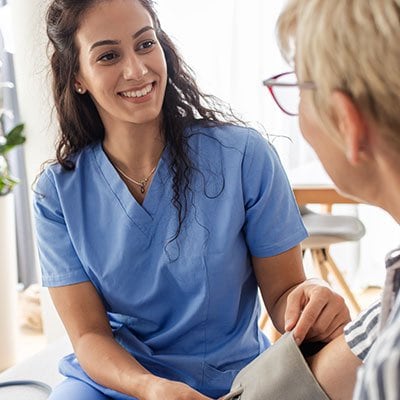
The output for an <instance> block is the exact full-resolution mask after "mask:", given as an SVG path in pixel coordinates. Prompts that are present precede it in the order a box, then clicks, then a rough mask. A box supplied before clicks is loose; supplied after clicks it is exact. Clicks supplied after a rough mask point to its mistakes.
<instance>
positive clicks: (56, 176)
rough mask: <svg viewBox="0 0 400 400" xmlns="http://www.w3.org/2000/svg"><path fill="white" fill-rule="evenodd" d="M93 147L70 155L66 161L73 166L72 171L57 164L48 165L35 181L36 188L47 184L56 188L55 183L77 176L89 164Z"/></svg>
mask: <svg viewBox="0 0 400 400" xmlns="http://www.w3.org/2000/svg"><path fill="white" fill-rule="evenodd" d="M94 147H95V146H93V145H91V146H87V147H85V148H84V149H82V150H81V151H79V152H77V153H75V154H74V155H72V156H71V157H70V158H69V160H68V161H69V162H71V165H72V166H73V168H72V169H66V168H64V167H63V166H62V165H61V164H60V163H58V162H52V163H50V164H48V165H47V166H46V167H45V168H44V169H43V171H42V172H41V173H40V175H39V177H38V180H37V186H39V187H40V186H43V185H49V184H53V185H55V186H57V183H60V182H62V181H64V180H68V179H70V178H72V177H73V176H76V175H77V174H79V173H80V172H81V171H82V170H84V169H85V168H86V166H87V164H88V163H90V162H91V161H90V159H91V153H92V150H93V148H94Z"/></svg>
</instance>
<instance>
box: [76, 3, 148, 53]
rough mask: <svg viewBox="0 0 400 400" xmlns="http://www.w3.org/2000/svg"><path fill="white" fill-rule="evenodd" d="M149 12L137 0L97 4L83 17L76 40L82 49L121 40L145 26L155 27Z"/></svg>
mask: <svg viewBox="0 0 400 400" xmlns="http://www.w3.org/2000/svg"><path fill="white" fill-rule="evenodd" d="M153 25H154V24H153V21H152V19H151V16H150V14H149V13H148V11H147V10H146V9H145V8H144V7H143V6H142V5H141V4H140V2H139V1H137V0H105V1H100V2H97V3H95V4H94V5H93V6H92V7H91V8H90V9H88V10H87V11H86V13H85V14H84V15H83V16H82V19H81V21H80V24H79V29H78V30H77V32H76V40H77V43H78V45H79V46H80V47H84V46H90V45H91V44H92V43H94V42H96V41H98V40H104V39H115V40H120V39H122V38H123V37H124V36H126V35H129V36H132V35H133V34H134V33H136V32H137V31H138V30H140V29H141V28H143V27H144V26H153Z"/></svg>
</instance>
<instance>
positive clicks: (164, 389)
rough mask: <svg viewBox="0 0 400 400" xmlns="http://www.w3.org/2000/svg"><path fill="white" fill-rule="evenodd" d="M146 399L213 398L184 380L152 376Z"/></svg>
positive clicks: (199, 399)
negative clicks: (204, 394)
mask: <svg viewBox="0 0 400 400" xmlns="http://www.w3.org/2000/svg"><path fill="white" fill-rule="evenodd" d="M150 379H151V382H149V383H148V385H147V388H148V390H147V393H146V396H145V400H160V399H163V400H211V399H210V398H209V397H206V396H203V395H202V394H201V393H199V392H197V391H196V390H194V389H192V388H191V387H190V386H188V385H186V384H185V383H182V382H176V381H170V380H167V379H163V378H159V377H156V376H154V375H152V376H151V378H150Z"/></svg>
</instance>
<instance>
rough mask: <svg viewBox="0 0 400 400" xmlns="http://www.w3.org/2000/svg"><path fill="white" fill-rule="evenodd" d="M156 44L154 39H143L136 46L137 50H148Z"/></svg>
mask: <svg viewBox="0 0 400 400" xmlns="http://www.w3.org/2000/svg"><path fill="white" fill-rule="evenodd" d="M155 44H156V41H155V40H145V41H144V42H142V43H140V44H139V46H138V50H144V51H146V50H150V49H151V48H153V47H154V45H155Z"/></svg>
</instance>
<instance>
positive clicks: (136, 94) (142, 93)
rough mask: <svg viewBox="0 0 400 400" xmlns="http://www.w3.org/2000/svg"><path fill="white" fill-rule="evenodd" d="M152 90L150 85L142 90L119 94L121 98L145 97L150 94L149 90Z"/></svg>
mask: <svg viewBox="0 0 400 400" xmlns="http://www.w3.org/2000/svg"><path fill="white" fill-rule="evenodd" d="M152 88H153V85H152V84H151V83H150V84H149V85H147V86H146V87H144V88H143V89H142V90H132V91H130V92H121V96H123V97H130V98H131V97H133V98H135V97H143V96H146V94H148V93H150V92H151V89H152Z"/></svg>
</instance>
